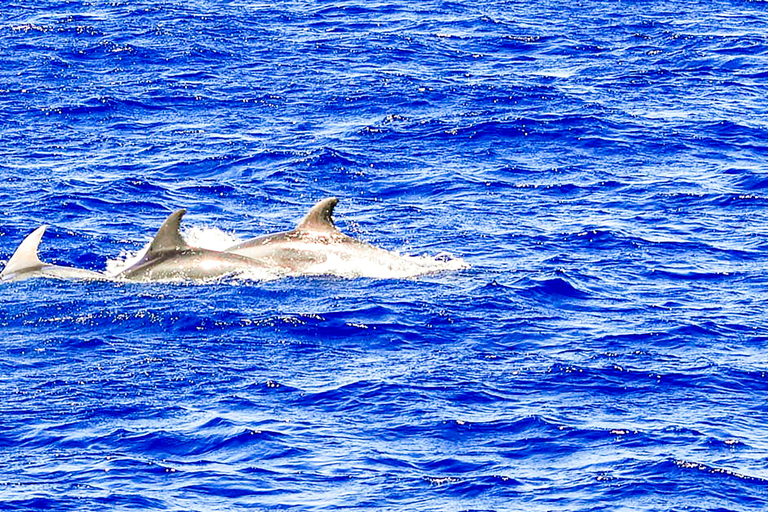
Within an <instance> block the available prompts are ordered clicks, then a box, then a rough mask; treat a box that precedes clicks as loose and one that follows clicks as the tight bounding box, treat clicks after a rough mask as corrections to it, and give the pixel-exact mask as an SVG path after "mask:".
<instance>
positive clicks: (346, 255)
mask: <svg viewBox="0 0 768 512" xmlns="http://www.w3.org/2000/svg"><path fill="white" fill-rule="evenodd" d="M338 203H339V200H338V199H336V198H335V197H328V198H325V199H323V200H321V201H319V202H318V203H316V204H315V205H314V206H313V207H312V208H311V209H310V210H309V212H308V213H307V214H306V216H305V217H304V219H303V220H302V221H301V222H299V224H298V225H297V226H296V228H294V229H292V230H290V231H285V232H281V233H274V234H270V235H264V236H260V237H257V238H252V239H250V240H246V241H244V242H241V243H239V244H237V245H233V246H232V247H229V248H227V249H225V252H227V253H231V254H238V255H241V256H246V257H248V258H253V259H257V260H259V261H262V262H269V263H271V264H273V265H275V266H277V267H281V268H283V269H286V270H288V271H292V272H298V273H301V274H323V273H327V272H328V270H329V269H328V268H327V267H323V265H322V264H323V263H325V262H326V261H328V260H329V259H333V261H332V262H329V263H330V265H331V266H332V267H333V268H336V269H338V268H339V266H340V267H342V268H343V267H345V266H346V267H349V268H352V267H354V268H360V267H361V265H363V266H366V265H367V266H376V267H379V268H385V269H391V268H397V267H398V266H402V265H403V264H407V261H406V260H405V259H404V258H402V257H400V256H398V255H397V254H395V253H392V252H389V251H386V250H384V249H380V248H378V247H376V246H373V245H371V244H369V243H366V242H362V241H360V240H356V239H354V238H352V237H350V236H348V235H345V234H344V233H342V232H341V231H339V229H338V228H337V227H336V225H335V224H334V223H333V209H334V208H335V207H336V205H337V204H338ZM313 267H314V269H313ZM333 273H336V272H333Z"/></svg>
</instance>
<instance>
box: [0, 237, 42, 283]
mask: <svg viewBox="0 0 768 512" xmlns="http://www.w3.org/2000/svg"><path fill="white" fill-rule="evenodd" d="M47 227H48V226H40V227H39V228H37V229H36V230H34V231H33V232H32V233H30V234H28V235H27V237H26V238H25V239H24V240H23V241H22V242H21V244H19V247H18V249H16V252H14V253H13V256H11V259H9V260H8V263H7V264H6V265H5V268H4V269H3V271H2V272H0V279H10V278H12V277H13V276H14V275H16V274H19V273H22V272H32V271H35V270H39V269H40V268H42V267H43V266H44V265H45V263H43V262H42V261H40V258H39V257H38V256H37V249H38V247H39V246H40V239H41V238H43V233H45V229H46V228H47Z"/></svg>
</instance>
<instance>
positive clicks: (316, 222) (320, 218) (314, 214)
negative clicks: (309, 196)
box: [296, 197, 339, 233]
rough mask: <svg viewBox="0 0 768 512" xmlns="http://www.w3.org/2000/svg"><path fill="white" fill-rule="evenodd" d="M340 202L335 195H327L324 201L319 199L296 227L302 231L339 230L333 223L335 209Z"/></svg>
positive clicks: (334, 231)
mask: <svg viewBox="0 0 768 512" xmlns="http://www.w3.org/2000/svg"><path fill="white" fill-rule="evenodd" d="M338 203H339V200H338V199H336V198H335V197H327V198H325V199H323V200H322V201H319V202H318V203H317V204H316V205H315V206H313V207H312V208H310V209H309V212H308V213H307V215H306V216H305V217H304V220H302V221H301V222H300V223H299V225H298V226H297V227H296V229H300V230H302V231H316V232H328V231H330V232H333V233H336V232H337V231H338V230H337V229H336V226H335V225H334V224H333V217H332V216H333V209H334V208H335V207H336V205H337V204H338Z"/></svg>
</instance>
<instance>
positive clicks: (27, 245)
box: [0, 226, 107, 281]
mask: <svg viewBox="0 0 768 512" xmlns="http://www.w3.org/2000/svg"><path fill="white" fill-rule="evenodd" d="M47 227H48V226H40V227H39V228H37V229H36V230H34V231H33V232H32V233H30V234H29V235H27V236H26V238H24V240H23V241H22V242H21V244H19V247H18V249H16V252H14V253H13V256H11V259H10V260H8V263H6V265H5V268H4V269H3V271H2V272H0V281H20V280H22V279H29V278H30V277H48V278H54V279H92V280H95V279H98V280H103V279H107V276H105V275H104V274H100V273H98V272H92V271H90V270H85V269H81V268H74V267H63V266H60V265H52V264H50V263H43V262H42V261H40V258H39V257H38V255H37V250H38V247H39V246H40V239H42V238H43V233H45V229H46V228H47Z"/></svg>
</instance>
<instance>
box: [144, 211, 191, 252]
mask: <svg viewBox="0 0 768 512" xmlns="http://www.w3.org/2000/svg"><path fill="white" fill-rule="evenodd" d="M185 213H187V210H176V211H175V212H173V213H172V214H170V215H169V216H168V218H167V219H165V222H163V225H162V226H160V229H158V230H157V234H156V235H155V238H154V239H153V240H152V243H151V244H150V245H149V249H147V254H152V253H155V252H165V251H183V250H185V249H189V248H190V247H189V245H188V244H187V242H185V241H184V239H183V238H182V237H181V233H180V232H179V228H180V226H181V218H182V217H183V216H184V214H185Z"/></svg>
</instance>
